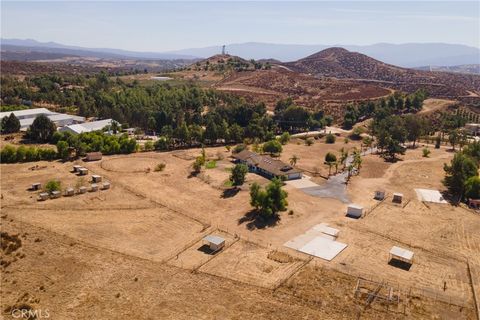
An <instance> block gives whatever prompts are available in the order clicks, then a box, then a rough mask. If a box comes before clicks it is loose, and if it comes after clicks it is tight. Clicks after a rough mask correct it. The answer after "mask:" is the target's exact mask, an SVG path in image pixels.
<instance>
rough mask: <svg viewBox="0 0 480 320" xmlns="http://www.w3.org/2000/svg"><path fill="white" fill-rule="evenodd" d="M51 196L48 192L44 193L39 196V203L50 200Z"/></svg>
mask: <svg viewBox="0 0 480 320" xmlns="http://www.w3.org/2000/svg"><path fill="white" fill-rule="evenodd" d="M48 196H49V194H48V193H47V192H42V193H40V194H39V195H38V200H39V201H45V200H47V199H48Z"/></svg>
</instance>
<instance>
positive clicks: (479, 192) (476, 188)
mask: <svg viewBox="0 0 480 320" xmlns="http://www.w3.org/2000/svg"><path fill="white" fill-rule="evenodd" d="M465 197H467V198H470V199H480V177H478V176H474V177H470V178H468V179H467V181H466V182H465Z"/></svg>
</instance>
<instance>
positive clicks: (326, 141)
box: [325, 133, 337, 144]
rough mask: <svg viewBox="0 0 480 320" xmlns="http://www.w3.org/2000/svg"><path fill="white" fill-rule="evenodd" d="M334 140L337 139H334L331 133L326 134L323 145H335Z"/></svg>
mask: <svg viewBox="0 0 480 320" xmlns="http://www.w3.org/2000/svg"><path fill="white" fill-rule="evenodd" d="M335 140H337V137H335V135H333V134H331V133H329V134H327V136H326V137H325V143H328V144H333V143H335Z"/></svg>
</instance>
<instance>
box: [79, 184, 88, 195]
mask: <svg viewBox="0 0 480 320" xmlns="http://www.w3.org/2000/svg"><path fill="white" fill-rule="evenodd" d="M78 191H79V192H80V193H86V192H87V187H84V186H82V187H80V188H79V189H78Z"/></svg>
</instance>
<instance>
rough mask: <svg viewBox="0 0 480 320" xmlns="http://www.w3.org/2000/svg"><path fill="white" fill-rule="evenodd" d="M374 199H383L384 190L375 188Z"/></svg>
mask: <svg viewBox="0 0 480 320" xmlns="http://www.w3.org/2000/svg"><path fill="white" fill-rule="evenodd" d="M373 198H374V199H375V200H383V199H385V190H377V191H375V196H374V197H373Z"/></svg>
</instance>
